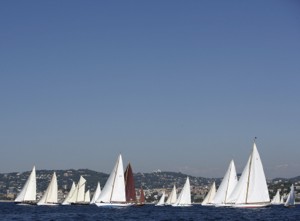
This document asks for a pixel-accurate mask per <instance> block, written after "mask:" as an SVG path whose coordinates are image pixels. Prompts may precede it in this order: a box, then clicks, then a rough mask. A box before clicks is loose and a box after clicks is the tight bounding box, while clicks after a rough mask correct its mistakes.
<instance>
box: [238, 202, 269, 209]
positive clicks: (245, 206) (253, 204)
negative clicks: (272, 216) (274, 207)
mask: <svg viewBox="0 0 300 221" xmlns="http://www.w3.org/2000/svg"><path fill="white" fill-rule="evenodd" d="M267 206H270V203H251V204H250V203H249V204H233V205H232V207H233V208H262V207H267Z"/></svg>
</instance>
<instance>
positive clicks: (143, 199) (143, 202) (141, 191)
mask: <svg viewBox="0 0 300 221" xmlns="http://www.w3.org/2000/svg"><path fill="white" fill-rule="evenodd" d="M139 204H145V193H144V190H143V187H141V190H140V200H139Z"/></svg>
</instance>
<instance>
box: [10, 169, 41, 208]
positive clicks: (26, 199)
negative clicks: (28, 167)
mask: <svg viewBox="0 0 300 221" xmlns="http://www.w3.org/2000/svg"><path fill="white" fill-rule="evenodd" d="M15 203H16V204H19V205H36V203H37V202H36V172H35V166H34V167H33V168H32V171H31V173H30V175H29V177H28V179H27V181H26V183H25V184H24V186H23V188H22V190H21V192H20V193H19V195H18V196H17V198H16V199H15Z"/></svg>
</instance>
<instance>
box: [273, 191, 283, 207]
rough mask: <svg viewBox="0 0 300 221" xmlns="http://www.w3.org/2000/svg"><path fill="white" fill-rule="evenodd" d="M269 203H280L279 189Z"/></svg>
mask: <svg viewBox="0 0 300 221" xmlns="http://www.w3.org/2000/svg"><path fill="white" fill-rule="evenodd" d="M271 204H272V205H280V204H281V202H280V191H279V190H277V192H276V194H275V196H274V197H273V199H272V201H271Z"/></svg>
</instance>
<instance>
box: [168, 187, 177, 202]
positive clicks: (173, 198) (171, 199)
mask: <svg viewBox="0 0 300 221" xmlns="http://www.w3.org/2000/svg"><path fill="white" fill-rule="evenodd" d="M176 200H177V192H176V186H175V185H174V186H173V189H172V191H171V193H170V195H169V197H168V199H167V201H166V205H171V204H174V203H175V202H176Z"/></svg>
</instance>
